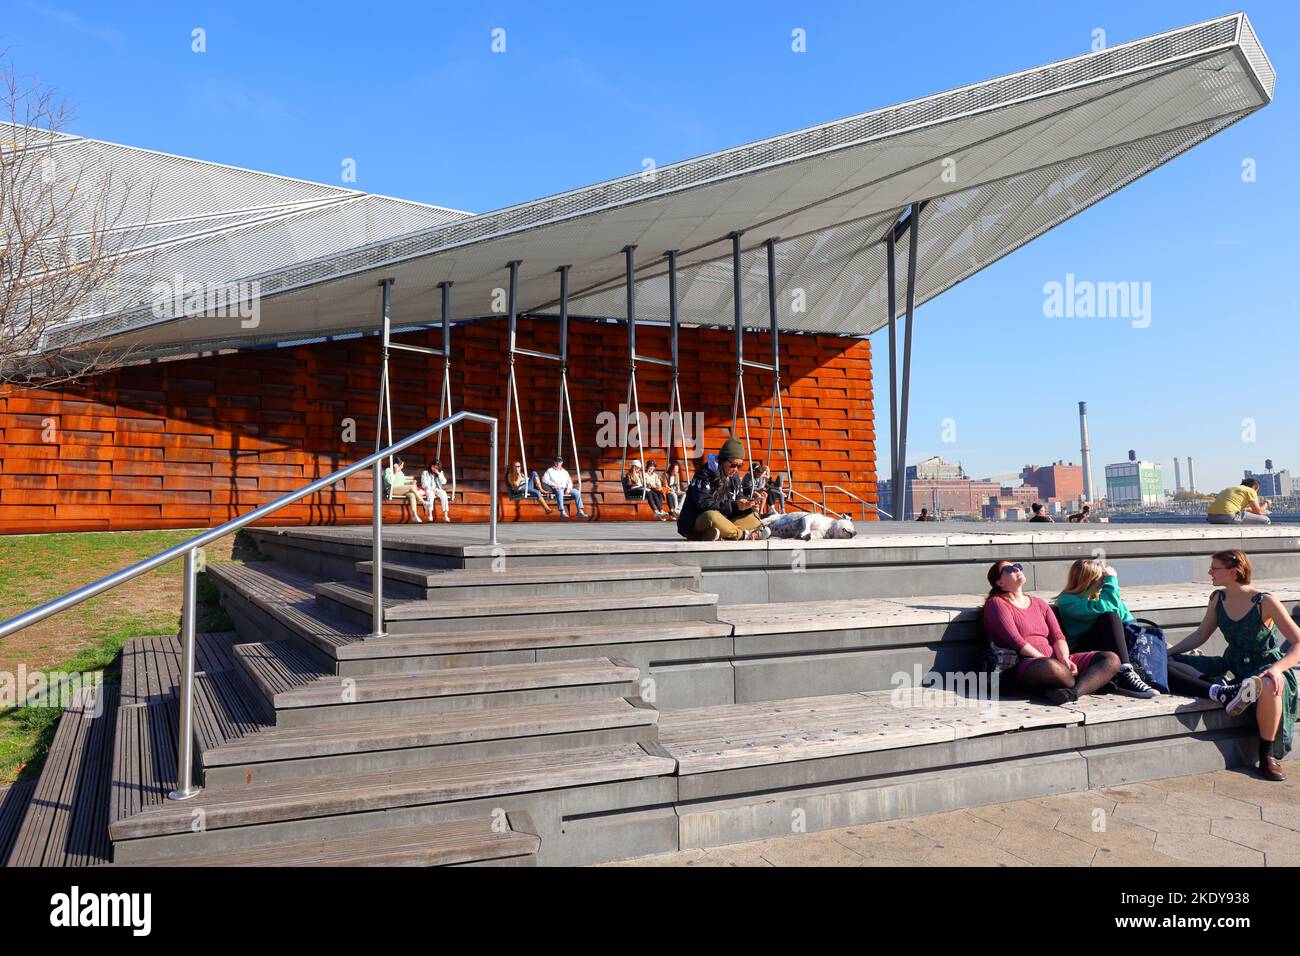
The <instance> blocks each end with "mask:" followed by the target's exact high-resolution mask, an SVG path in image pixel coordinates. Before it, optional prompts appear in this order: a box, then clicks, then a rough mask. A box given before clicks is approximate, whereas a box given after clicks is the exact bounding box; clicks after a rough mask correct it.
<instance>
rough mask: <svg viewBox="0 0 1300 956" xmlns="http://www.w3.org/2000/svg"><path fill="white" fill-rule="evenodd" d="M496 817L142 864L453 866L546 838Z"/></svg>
mask: <svg viewBox="0 0 1300 956" xmlns="http://www.w3.org/2000/svg"><path fill="white" fill-rule="evenodd" d="M494 822H495V821H494V820H493V818H492V817H473V818H471V819H468V820H450V821H447V822H445V823H429V824H425V825H423V826H417V827H403V828H400V829H392V830H367V831H365V832H363V833H355V834H351V835H349V836H342V837H333V838H331V839H329V840H305V841H302V842H299V843H284V844H280V845H278V846H260V847H254V848H252V849H248V850H233V851H229V852H226V853H204V854H201V855H198V856H185V857H173V858H171V859H162V860H151V861H149V862H147V863H141V864H137V865H139V866H451V865H454V864H458V863H476V862H479V861H486V860H504V859H510V858H511V857H520V856H531V855H534V854H536V853H537V851H538V849H540V847H541V844H542V841H541V838H540V837H538V836H536V835H535V834H532V833H522V832H520V831H518V830H514V829H506V830H501V831H498V830H497V829H494Z"/></svg>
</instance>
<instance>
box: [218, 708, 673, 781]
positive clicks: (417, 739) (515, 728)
mask: <svg viewBox="0 0 1300 956" xmlns="http://www.w3.org/2000/svg"><path fill="white" fill-rule="evenodd" d="M658 717H659V713H658V711H655V710H650V709H646V708H639V707H633V706H632V705H631V704H629V703H628V702H627V701H625V700H622V699H621V698H619V699H615V700H592V701H572V702H562V703H556V704H533V705H527V706H521V707H500V708H492V709H489V710H468V711H453V712H451V713H446V714H426V715H421V716H419V717H402V718H391V717H385V718H374V719H371V720H364V721H348V722H340V723H336V724H326V725H324V726H318V727H307V728H278V729H275V728H272V729H267V730H263V731H260V732H257V733H253V734H249V735H246V736H243V737H240V738H238V739H232V740H230V741H229V742H228V743H226V744H224V745H222V746H219V747H216V748H214V749H212V750H206V751H204V754H203V760H204V763H205V765H207V766H212V767H215V766H222V765H231V764H241V763H248V762H252V761H263V760H292V759H297V758H302V757H318V756H325V755H335V754H358V753H372V752H375V751H380V750H398V749H402V748H409V747H436V746H444V745H450V744H459V743H468V742H472V741H482V740H506V739H510V738H517V737H531V736H539V735H544V734H566V733H580V732H584V731H592V730H610V729H614V728H620V727H649V726H653V725H654V724H655V723H656V722H657V720H658Z"/></svg>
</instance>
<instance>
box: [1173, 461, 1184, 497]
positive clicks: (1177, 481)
mask: <svg viewBox="0 0 1300 956" xmlns="http://www.w3.org/2000/svg"><path fill="white" fill-rule="evenodd" d="M1182 490H1183V472H1182V469H1181V468H1179V467H1178V458H1177V456H1175V457H1174V494H1177V493H1178V492H1180V491H1182Z"/></svg>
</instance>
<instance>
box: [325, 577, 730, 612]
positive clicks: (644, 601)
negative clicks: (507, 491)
mask: <svg viewBox="0 0 1300 956" xmlns="http://www.w3.org/2000/svg"><path fill="white" fill-rule="evenodd" d="M316 594H317V595H319V596H321V597H327V598H330V599H332V600H335V601H338V602H339V603H340V604H344V605H346V606H348V607H351V608H355V609H356V610H360V611H368V610H370V601H371V597H370V590H369V589H368V588H360V587H358V586H357V585H355V584H347V583H344V582H339V581H333V582H329V583H326V584H318V585H316ZM717 603H718V596H717V595H716V594H710V593H708V592H705V591H695V590H690V589H686V588H683V589H681V590H679V591H668V592H661V593H656V592H650V593H646V594H583V595H574V596H570V595H565V596H559V597H546V598H541V597H538V596H537V595H525V596H523V597H502V598H491V599H484V600H470V601H411V600H406V599H402V598H386V599H385V600H384V614H385V616H386V617H387V619H388V620H390V621H420V620H431V621H432V620H440V619H443V618H466V617H508V616H526V615H531V614H563V613H569V612H574V611H634V610H639V609H642V608H652V607H665V606H670V607H685V606H695V607H701V606H710V605H715V604H717Z"/></svg>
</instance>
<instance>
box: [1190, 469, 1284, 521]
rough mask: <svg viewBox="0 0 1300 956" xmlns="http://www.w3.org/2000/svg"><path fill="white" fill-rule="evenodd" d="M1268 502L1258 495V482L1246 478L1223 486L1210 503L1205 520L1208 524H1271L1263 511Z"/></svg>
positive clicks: (1266, 507)
mask: <svg viewBox="0 0 1300 956" xmlns="http://www.w3.org/2000/svg"><path fill="white" fill-rule="evenodd" d="M1269 504H1270V502H1269V500H1268V499H1267V498H1265V499H1262V500H1261V499H1260V497H1259V482H1258V481H1256V480H1255V479H1254V478H1247V479H1246V480H1245V481H1243V482H1242V483H1241V484H1239V485H1233V486H1232V487H1231V488H1224V489H1223V490H1222V491H1220V492H1219V496H1218V497H1217V498H1215V499H1214V503H1213V504H1212V505H1210V509H1209V511H1208V512H1207V513H1206V515H1205V520H1206V521H1208V522H1209V523H1210V524H1272V523H1273V521H1272V519H1271V518H1269V516H1268V515H1267V514H1266V513H1265V512H1267V511H1268V506H1269Z"/></svg>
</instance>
